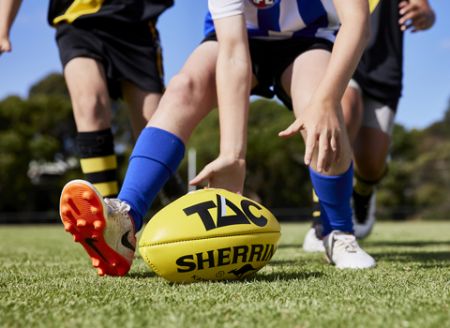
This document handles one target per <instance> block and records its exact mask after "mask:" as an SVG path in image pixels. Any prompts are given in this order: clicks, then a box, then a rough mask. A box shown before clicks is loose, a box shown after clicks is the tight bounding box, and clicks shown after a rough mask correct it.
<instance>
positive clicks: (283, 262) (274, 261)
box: [269, 260, 298, 266]
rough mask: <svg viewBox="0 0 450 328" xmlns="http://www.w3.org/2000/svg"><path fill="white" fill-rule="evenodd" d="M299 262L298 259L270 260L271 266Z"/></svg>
mask: <svg viewBox="0 0 450 328" xmlns="http://www.w3.org/2000/svg"><path fill="white" fill-rule="evenodd" d="M294 263H298V261H296V260H270V263H269V265H270V266H283V265H291V264H294Z"/></svg>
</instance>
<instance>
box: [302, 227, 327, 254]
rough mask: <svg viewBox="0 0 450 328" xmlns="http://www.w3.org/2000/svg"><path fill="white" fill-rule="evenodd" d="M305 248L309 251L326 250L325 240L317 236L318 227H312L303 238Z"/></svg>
mask: <svg viewBox="0 0 450 328" xmlns="http://www.w3.org/2000/svg"><path fill="white" fill-rule="evenodd" d="M303 250H304V251H305V252H308V253H315V252H322V253H323V252H325V247H324V246H323V241H322V240H321V239H319V238H317V234H316V229H315V228H314V227H311V229H309V230H308V232H307V233H306V236H305V239H304V240H303Z"/></svg>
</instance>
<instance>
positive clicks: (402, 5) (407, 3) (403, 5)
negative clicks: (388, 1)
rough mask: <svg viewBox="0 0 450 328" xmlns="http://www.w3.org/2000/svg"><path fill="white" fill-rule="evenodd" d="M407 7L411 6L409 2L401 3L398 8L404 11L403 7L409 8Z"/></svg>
mask: <svg viewBox="0 0 450 328" xmlns="http://www.w3.org/2000/svg"><path fill="white" fill-rule="evenodd" d="M407 5H409V2H408V1H402V2H400V3H399V4H398V8H399V9H402V8H403V7H405V6H407Z"/></svg>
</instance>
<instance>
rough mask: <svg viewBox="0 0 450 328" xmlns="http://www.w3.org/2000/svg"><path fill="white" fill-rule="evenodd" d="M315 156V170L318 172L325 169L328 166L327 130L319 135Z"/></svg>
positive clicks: (328, 146) (328, 145)
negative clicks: (316, 154)
mask: <svg viewBox="0 0 450 328" xmlns="http://www.w3.org/2000/svg"><path fill="white" fill-rule="evenodd" d="M318 152H319V154H318V156H317V170H318V171H319V172H323V171H326V170H327V169H328V166H329V157H330V144H329V136H328V132H326V131H325V132H323V133H321V135H320V137H319V149H318Z"/></svg>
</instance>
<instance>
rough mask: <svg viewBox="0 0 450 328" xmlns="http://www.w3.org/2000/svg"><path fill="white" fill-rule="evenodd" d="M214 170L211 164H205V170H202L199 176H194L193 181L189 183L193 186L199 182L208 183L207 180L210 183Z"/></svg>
mask: <svg viewBox="0 0 450 328" xmlns="http://www.w3.org/2000/svg"><path fill="white" fill-rule="evenodd" d="M212 173H213V172H212V170H211V169H210V167H209V165H207V166H205V168H204V169H203V170H201V171H200V173H199V174H197V176H195V178H193V179H192V180H191V181H189V184H190V185H191V186H197V185H199V184H203V183H204V184H206V182H208V184H209V180H210V179H211V175H212Z"/></svg>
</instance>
